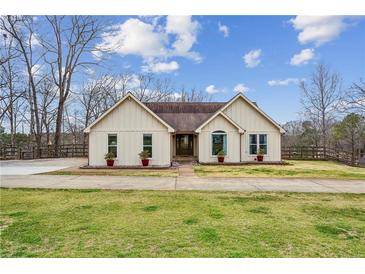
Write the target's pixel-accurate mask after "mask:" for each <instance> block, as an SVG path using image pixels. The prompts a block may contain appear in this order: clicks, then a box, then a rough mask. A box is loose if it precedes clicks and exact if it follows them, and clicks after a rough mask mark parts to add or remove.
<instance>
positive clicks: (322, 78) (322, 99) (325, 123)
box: [300, 64, 341, 153]
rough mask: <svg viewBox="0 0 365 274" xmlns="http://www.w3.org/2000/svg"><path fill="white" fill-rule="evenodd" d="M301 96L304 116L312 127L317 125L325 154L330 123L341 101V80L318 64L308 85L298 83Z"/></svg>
mask: <svg viewBox="0 0 365 274" xmlns="http://www.w3.org/2000/svg"><path fill="white" fill-rule="evenodd" d="M300 88H301V90H302V93H303V96H302V99H301V103H302V106H303V110H304V113H305V115H306V116H308V117H309V118H310V120H311V121H312V123H314V126H315V127H316V126H317V125H318V128H319V130H320V132H321V142H322V145H323V147H324V152H325V153H326V146H327V139H328V133H329V128H330V124H331V122H333V121H334V119H335V117H336V111H337V107H338V105H339V103H340V100H341V79H340V76H339V75H338V74H337V73H332V72H331V71H330V70H329V68H328V67H326V66H325V65H324V64H319V65H318V66H317V67H316V69H315V71H314V73H313V74H312V75H311V77H310V80H309V83H306V82H304V81H302V82H301V83H300Z"/></svg>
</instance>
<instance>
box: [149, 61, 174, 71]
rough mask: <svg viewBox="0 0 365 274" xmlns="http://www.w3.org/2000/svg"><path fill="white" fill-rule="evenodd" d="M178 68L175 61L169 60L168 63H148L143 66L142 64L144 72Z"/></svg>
mask: <svg viewBox="0 0 365 274" xmlns="http://www.w3.org/2000/svg"><path fill="white" fill-rule="evenodd" d="M178 69H179V64H178V63H177V62H175V61H171V62H170V63H163V62H157V63H149V64H147V65H145V66H142V71H145V72H154V73H170V72H174V71H176V70H178Z"/></svg>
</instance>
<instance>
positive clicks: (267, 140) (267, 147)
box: [247, 132, 269, 156]
mask: <svg viewBox="0 0 365 274" xmlns="http://www.w3.org/2000/svg"><path fill="white" fill-rule="evenodd" d="M250 135H256V136H257V137H256V138H257V144H256V149H257V151H259V149H260V136H259V135H266V154H263V155H264V156H267V155H269V154H268V153H269V134H267V133H262V132H261V133H249V134H247V139H248V141H247V143H248V155H249V156H256V155H258V154H257V153H256V154H251V151H250V146H251V143H250Z"/></svg>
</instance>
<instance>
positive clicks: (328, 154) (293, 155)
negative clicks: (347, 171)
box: [281, 147, 365, 166]
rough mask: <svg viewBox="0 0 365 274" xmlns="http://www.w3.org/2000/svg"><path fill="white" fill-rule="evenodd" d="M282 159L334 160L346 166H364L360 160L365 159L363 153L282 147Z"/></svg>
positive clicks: (332, 149) (321, 148)
mask: <svg viewBox="0 0 365 274" xmlns="http://www.w3.org/2000/svg"><path fill="white" fill-rule="evenodd" d="M281 157H282V159H287V160H289V159H293V160H335V161H339V162H342V163H345V164H347V165H352V166H361V165H364V163H362V161H361V159H362V158H363V157H365V153H364V152H357V153H354V154H353V153H352V152H350V151H343V150H338V149H334V148H326V150H325V149H324V148H323V147H283V148H282V149H281Z"/></svg>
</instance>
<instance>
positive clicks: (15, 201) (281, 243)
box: [0, 188, 365, 257]
mask: <svg viewBox="0 0 365 274" xmlns="http://www.w3.org/2000/svg"><path fill="white" fill-rule="evenodd" d="M0 195H1V196H0V198H1V204H0V209H1V214H0V228H1V240H0V241H1V242H0V243H1V248H0V256H1V257H364V256H365V245H364V241H365V209H364V204H365V195H363V194H324V193H280V192H279V193H272V192H271V193H270V192H260V193H257V192H256V193H235V192H196V191H190V192H183V191H181V192H180V191H179V192H169V191H105V190H104V191H103V190H39V189H4V188H2V189H0Z"/></svg>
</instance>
